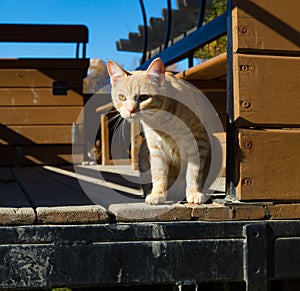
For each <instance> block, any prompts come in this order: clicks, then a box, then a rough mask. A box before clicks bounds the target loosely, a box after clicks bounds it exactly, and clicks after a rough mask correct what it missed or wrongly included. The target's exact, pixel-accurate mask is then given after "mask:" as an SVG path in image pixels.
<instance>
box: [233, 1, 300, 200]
mask: <svg viewBox="0 0 300 291" xmlns="http://www.w3.org/2000/svg"><path fill="white" fill-rule="evenodd" d="M299 9H300V2H299V1H295V0H287V1H285V2H282V1H275V2H274V1H271V0H249V1H248V0H247V1H243V0H235V1H233V9H232V30H231V39H230V38H229V40H232V50H231V51H232V56H231V57H230V60H231V61H232V81H233V98H232V103H233V104H231V105H232V110H231V109H230V107H229V108H228V113H229V117H230V119H231V121H232V125H233V126H231V133H230V136H231V138H232V141H230V142H231V145H230V146H231V147H233V148H232V149H231V152H230V153H231V156H230V157H229V158H230V159H231V161H228V163H227V165H230V166H231V169H230V171H229V173H230V177H229V180H230V182H231V185H234V187H235V197H236V198H237V199H238V200H241V201H285V202H291V201H299V200H300V183H299V172H300V166H299V165H300V155H299V146H300V115H299V109H300V82H299V81H300V71H299V65H300V57H299V55H300V38H299V35H300V33H299V31H300V22H299V12H298V11H299Z"/></svg>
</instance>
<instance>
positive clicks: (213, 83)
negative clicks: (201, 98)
mask: <svg viewBox="0 0 300 291" xmlns="http://www.w3.org/2000/svg"><path fill="white" fill-rule="evenodd" d="M188 82H189V83H191V84H193V85H194V86H196V87H197V88H198V89H200V90H201V91H202V92H204V93H207V92H226V80H188Z"/></svg>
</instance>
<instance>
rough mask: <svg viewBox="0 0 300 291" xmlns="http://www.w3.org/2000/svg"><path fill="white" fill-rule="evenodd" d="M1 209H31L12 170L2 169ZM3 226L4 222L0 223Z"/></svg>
mask: <svg viewBox="0 0 300 291" xmlns="http://www.w3.org/2000/svg"><path fill="white" fill-rule="evenodd" d="M0 207H13V208H21V207H30V203H29V201H28V199H27V198H26V196H25V194H24V193H23V191H22V189H21V188H20V186H19V185H18V183H17V181H16V179H15V177H14V175H13V173H12V171H11V169H10V168H6V167H5V168H0ZM0 224H2V221H1V222H0Z"/></svg>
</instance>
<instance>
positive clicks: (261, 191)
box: [237, 129, 300, 201]
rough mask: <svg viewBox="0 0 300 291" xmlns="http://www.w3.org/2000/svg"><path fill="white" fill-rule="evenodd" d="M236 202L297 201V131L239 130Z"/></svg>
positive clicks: (299, 190) (299, 143)
mask: <svg viewBox="0 0 300 291" xmlns="http://www.w3.org/2000/svg"><path fill="white" fill-rule="evenodd" d="M238 139H239V144H240V154H239V155H238V156H237V159H238V163H239V174H238V177H237V183H238V185H237V198H238V199H239V200H243V201H249V200H252V201H253V200H260V201H263V200H266V201H276V200H279V201H299V200H300V179H299V173H300V155H299V148H300V130H299V129H261V130H256V129H239V137H238Z"/></svg>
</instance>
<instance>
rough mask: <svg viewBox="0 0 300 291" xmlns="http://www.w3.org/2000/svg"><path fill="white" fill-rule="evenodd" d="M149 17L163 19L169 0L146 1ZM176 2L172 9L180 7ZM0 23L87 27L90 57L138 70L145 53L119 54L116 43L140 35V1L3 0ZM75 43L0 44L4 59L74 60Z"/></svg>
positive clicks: (0, 7) (0, 55)
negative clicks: (63, 58) (142, 54)
mask: <svg viewBox="0 0 300 291" xmlns="http://www.w3.org/2000/svg"><path fill="white" fill-rule="evenodd" d="M144 3H145V7H146V12H147V18H148V19H149V17H150V16H156V17H161V9H162V8H164V7H166V5H167V4H166V3H167V1H166V0H144ZM175 3H176V1H175V0H172V5H173V7H172V8H176V4H175ZM0 15H1V16H0V23H40V24H47V23H49V24H85V25H86V26H87V27H88V29H89V43H88V46H87V56H88V57H89V58H101V59H103V60H104V61H106V60H107V59H113V60H115V61H117V62H118V63H120V64H121V65H123V66H125V68H126V69H130V70H131V69H134V68H135V67H136V66H137V65H138V63H139V58H140V57H141V53H131V52H122V51H117V49H116V44H115V42H116V41H117V40H118V39H120V38H127V36H128V33H129V32H137V31H138V25H139V24H142V23H143V21H142V14H141V9H140V4H139V1H138V0H26V1H24V0H0ZM74 55H75V45H73V44H55V45H53V44H40V45H39V44H25V45H21V44H18V43H17V44H6V43H0V58H17V57H73V56H74Z"/></svg>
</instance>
